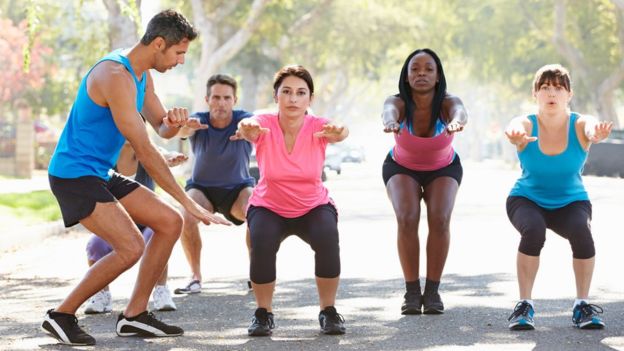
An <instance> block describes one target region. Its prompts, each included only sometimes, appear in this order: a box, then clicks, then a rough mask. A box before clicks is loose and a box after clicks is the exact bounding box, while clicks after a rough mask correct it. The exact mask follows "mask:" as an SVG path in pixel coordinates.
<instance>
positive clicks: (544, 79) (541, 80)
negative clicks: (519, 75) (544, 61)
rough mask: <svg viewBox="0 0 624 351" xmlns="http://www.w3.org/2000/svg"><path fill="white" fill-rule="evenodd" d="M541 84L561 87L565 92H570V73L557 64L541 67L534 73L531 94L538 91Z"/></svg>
mask: <svg viewBox="0 0 624 351" xmlns="http://www.w3.org/2000/svg"><path fill="white" fill-rule="evenodd" d="M543 84H551V85H554V86H561V87H563V88H564V89H565V90H567V91H571V89H572V82H571V80H570V72H568V70H567V69H566V68H565V67H563V66H562V65H560V64H558V63H555V64H550V65H545V66H542V67H541V68H540V69H538V70H537V72H535V78H534V79H533V92H536V91H538V90H539V89H540V87H541V86H542V85H543Z"/></svg>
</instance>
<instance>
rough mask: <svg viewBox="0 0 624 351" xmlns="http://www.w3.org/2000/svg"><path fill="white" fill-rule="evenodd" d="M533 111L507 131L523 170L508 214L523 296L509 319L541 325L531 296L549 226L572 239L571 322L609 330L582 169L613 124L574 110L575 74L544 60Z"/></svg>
mask: <svg viewBox="0 0 624 351" xmlns="http://www.w3.org/2000/svg"><path fill="white" fill-rule="evenodd" d="M533 96H534V98H535V99H536V101H537V104H538V112H537V114H534V115H529V116H521V117H517V118H515V119H513V120H512V121H511V123H510V124H509V126H508V127H507V129H506V130H505V134H506V135H507V138H508V139H509V141H510V142H511V143H512V144H513V145H515V146H516V149H517V151H518V159H519V160H520V165H521V167H522V175H521V176H520V178H519V179H518V180H517V181H516V184H515V185H514V187H513V188H512V189H511V192H510V194H509V197H508V198H507V215H508V216H509V220H510V221H511V223H512V224H513V226H514V227H515V228H516V229H517V230H518V232H520V235H521V239H520V245H519V248H518V255H517V263H516V264H517V271H518V285H519V287H520V289H519V290H520V300H519V301H518V303H517V304H516V306H515V308H514V311H513V312H512V314H511V315H510V316H509V318H508V320H509V322H510V324H509V329H511V330H530V329H534V328H535V323H534V320H533V316H534V311H535V310H534V305H533V300H532V296H531V291H532V288H533V283H534V282H535V277H536V275H537V270H538V268H539V255H540V251H541V249H542V247H543V246H544V242H545V240H546V229H550V230H552V231H553V232H555V233H556V234H558V235H560V236H561V237H563V238H565V239H567V240H569V241H570V246H571V247H572V257H573V268H574V275H575V278H576V293H577V295H576V300H575V302H574V305H573V308H572V322H573V324H574V326H576V327H578V328H581V329H601V328H604V325H605V324H604V322H603V320H602V319H601V318H600V317H599V316H598V314H600V313H602V308H601V307H599V306H596V305H593V304H590V303H589V302H588V297H589V287H590V284H591V278H592V274H593V270H594V262H595V254H596V251H595V248H594V241H593V238H592V233H591V227H590V222H591V216H592V206H591V203H590V202H589V197H588V195H587V191H585V187H584V186H583V181H582V179H581V173H582V171H583V167H584V165H585V161H586V160H587V152H588V150H589V147H590V145H591V144H592V143H597V142H600V141H602V140H604V139H605V138H607V137H608V136H609V133H610V132H611V128H612V123H607V122H599V121H597V120H596V119H595V118H593V117H591V116H586V115H580V114H578V113H575V112H570V111H569V109H568V104H569V102H570V100H571V99H572V88H571V86H570V75H569V73H568V71H567V70H566V69H565V68H564V67H562V66H561V65H546V66H544V67H542V68H540V69H539V70H538V71H537V73H536V74H535V79H534V81H533Z"/></svg>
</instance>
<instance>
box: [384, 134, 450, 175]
mask: <svg viewBox="0 0 624 351" xmlns="http://www.w3.org/2000/svg"><path fill="white" fill-rule="evenodd" d="M394 140H395V142H396V144H395V145H394V148H392V158H393V159H394V161H396V163H398V164H400V165H401V166H403V167H405V168H409V169H411V170H414V171H435V170H438V169H440V168H443V167H446V166H448V165H449V164H451V162H453V158H454V157H455V150H454V149H453V145H452V143H453V134H451V135H448V134H447V133H446V132H444V131H443V132H441V133H440V134H438V135H436V136H433V137H431V138H425V137H418V136H415V135H413V134H412V133H410V132H409V130H408V128H402V129H401V132H400V133H398V134H395V136H394Z"/></svg>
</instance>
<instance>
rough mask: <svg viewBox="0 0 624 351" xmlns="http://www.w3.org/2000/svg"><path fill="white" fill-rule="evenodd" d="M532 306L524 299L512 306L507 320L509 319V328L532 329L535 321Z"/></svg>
mask: <svg viewBox="0 0 624 351" xmlns="http://www.w3.org/2000/svg"><path fill="white" fill-rule="evenodd" d="M534 314H535V311H533V307H532V306H531V304H530V303H528V302H526V301H524V300H523V301H520V302H518V303H517V304H516V307H514V310H513V312H512V313H511V315H509V317H508V318H507V320H508V321H509V330H533V329H535V322H534V321H533V315H534Z"/></svg>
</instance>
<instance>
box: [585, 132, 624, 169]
mask: <svg viewBox="0 0 624 351" xmlns="http://www.w3.org/2000/svg"><path fill="white" fill-rule="evenodd" d="M583 174H585V175H597V176H601V177H602V176H607V177H620V178H624V129H620V130H615V129H614V130H612V131H611V135H610V136H609V138H608V139H607V140H605V141H603V142H601V143H598V144H593V145H592V146H591V147H590V148H589V154H588V155H587V162H586V163H585V168H584V169H583Z"/></svg>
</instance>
